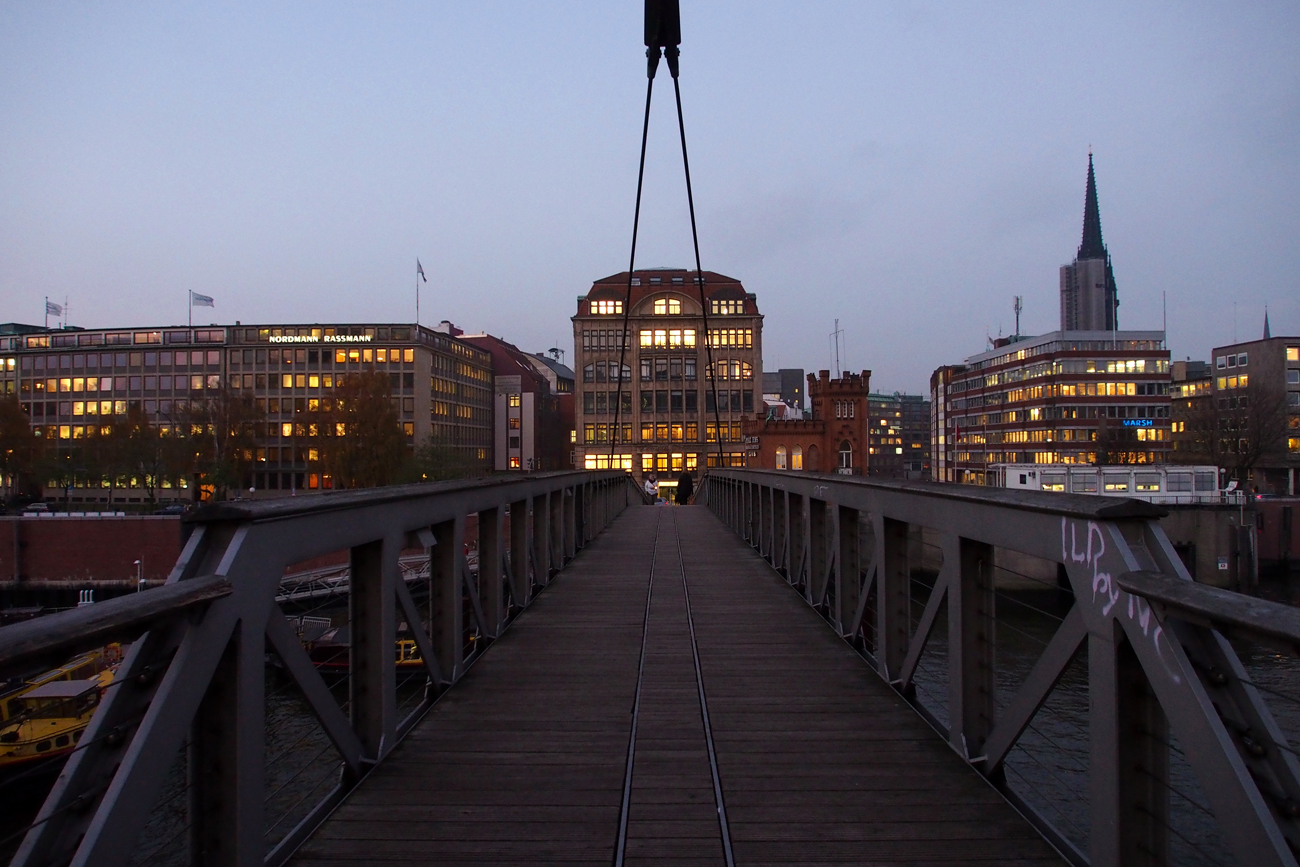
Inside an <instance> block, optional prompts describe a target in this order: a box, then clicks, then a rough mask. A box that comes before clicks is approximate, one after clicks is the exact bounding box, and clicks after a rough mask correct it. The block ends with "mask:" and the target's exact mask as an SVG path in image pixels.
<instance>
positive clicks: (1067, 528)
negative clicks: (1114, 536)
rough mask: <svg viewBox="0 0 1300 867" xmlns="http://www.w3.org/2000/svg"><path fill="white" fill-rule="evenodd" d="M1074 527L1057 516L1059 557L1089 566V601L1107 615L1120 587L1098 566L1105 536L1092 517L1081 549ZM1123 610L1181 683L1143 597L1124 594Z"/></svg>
mask: <svg viewBox="0 0 1300 867" xmlns="http://www.w3.org/2000/svg"><path fill="white" fill-rule="evenodd" d="M1078 530H1079V523H1078V522H1075V521H1070V520H1069V519H1067V518H1062V519H1061V560H1062V561H1063V562H1071V563H1082V564H1085V565H1086V566H1088V567H1091V569H1092V601H1093V603H1094V604H1100V606H1101V614H1102V616H1103V617H1109V616H1110V613H1111V612H1112V611H1113V610H1114V609H1115V606H1116V605H1117V604H1119V599H1120V595H1121V594H1122V592H1123V591H1121V590H1120V587H1119V585H1118V584H1116V583H1115V579H1114V577H1113V576H1112V575H1111V574H1110V573H1109V572H1105V571H1103V570H1102V564H1101V559H1102V556H1103V555H1104V554H1105V553H1106V536H1105V534H1104V533H1103V532H1102V528H1101V526H1100V525H1099V524H1098V523H1097V522H1096V521H1089V522H1088V525H1087V527H1086V528H1085V529H1084V541H1083V547H1082V549H1081V548H1080V542H1079V534H1078ZM1126 613H1127V615H1128V619H1129V620H1130V621H1131V622H1132V623H1134V624H1135V625H1136V626H1137V627H1138V629H1140V630H1141V631H1142V635H1143V636H1144V637H1146V638H1149V639H1150V641H1151V645H1152V647H1153V649H1154V650H1155V652H1156V656H1157V657H1159V659H1160V663H1161V665H1163V666H1164V669H1165V672H1166V673H1167V674H1168V675H1169V677H1170V678H1171V679H1172V680H1173V682H1174V683H1182V677H1181V675H1180V674H1179V672H1178V668H1179V667H1178V665H1177V663H1175V662H1173V661H1172V660H1171V659H1170V657H1169V656H1167V655H1166V652H1165V650H1163V649H1162V648H1161V639H1162V638H1165V635H1164V628H1163V627H1162V626H1161V625H1160V624H1159V623H1158V622H1156V620H1155V618H1154V617H1152V611H1151V606H1150V605H1149V604H1148V603H1147V601H1146V600H1145V599H1142V598H1140V597H1136V596H1133V595H1132V594H1128V611H1127V612H1126ZM1153 627H1154V628H1153ZM1165 640H1166V641H1167V640H1168V639H1165Z"/></svg>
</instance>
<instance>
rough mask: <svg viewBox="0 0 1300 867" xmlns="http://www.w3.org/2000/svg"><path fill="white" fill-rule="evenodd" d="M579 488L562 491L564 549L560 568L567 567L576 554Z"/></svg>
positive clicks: (562, 549)
mask: <svg viewBox="0 0 1300 867" xmlns="http://www.w3.org/2000/svg"><path fill="white" fill-rule="evenodd" d="M581 487H582V486H581V485H574V486H573V487H571V488H565V489H564V491H563V496H564V499H563V501H562V502H563V503H564V528H563V529H564V547H563V548H561V551H562V552H563V559H562V560H561V561H560V566H561V567H564V566H566V565H568V562H569V561H570V560H572V559H573V556H574V555H575V554H577V553H578V533H579V532H580V531H579V529H578V519H579V518H580V517H581V512H580V511H579V510H578V501H579V499H581V498H580V496H579V495H578V491H579V490H580V489H581Z"/></svg>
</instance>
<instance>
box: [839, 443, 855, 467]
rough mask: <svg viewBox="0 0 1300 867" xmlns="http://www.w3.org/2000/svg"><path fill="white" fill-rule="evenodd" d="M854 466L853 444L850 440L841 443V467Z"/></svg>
mask: <svg viewBox="0 0 1300 867" xmlns="http://www.w3.org/2000/svg"><path fill="white" fill-rule="evenodd" d="M852 468H853V445H852V443H850V442H849V441H848V440H844V442H842V443H840V469H845V470H848V469H852Z"/></svg>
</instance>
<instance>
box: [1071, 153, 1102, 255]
mask: <svg viewBox="0 0 1300 867" xmlns="http://www.w3.org/2000/svg"><path fill="white" fill-rule="evenodd" d="M1076 258H1079V259H1105V258H1106V245H1105V243H1103V242H1102V240H1101V209H1100V208H1099V207H1098V206H1097V176H1096V175H1095V174H1094V173H1093V170H1092V151H1088V191H1087V193H1086V194H1085V195H1084V199H1083V243H1082V244H1080V245H1079V255H1078V256H1077V257H1076Z"/></svg>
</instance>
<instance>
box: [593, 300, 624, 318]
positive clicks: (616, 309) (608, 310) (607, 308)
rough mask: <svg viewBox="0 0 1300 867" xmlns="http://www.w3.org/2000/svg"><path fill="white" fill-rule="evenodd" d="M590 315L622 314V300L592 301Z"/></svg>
mask: <svg viewBox="0 0 1300 867" xmlns="http://www.w3.org/2000/svg"><path fill="white" fill-rule="evenodd" d="M591 315H592V316H621V315H623V302H622V301H592V302H591Z"/></svg>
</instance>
